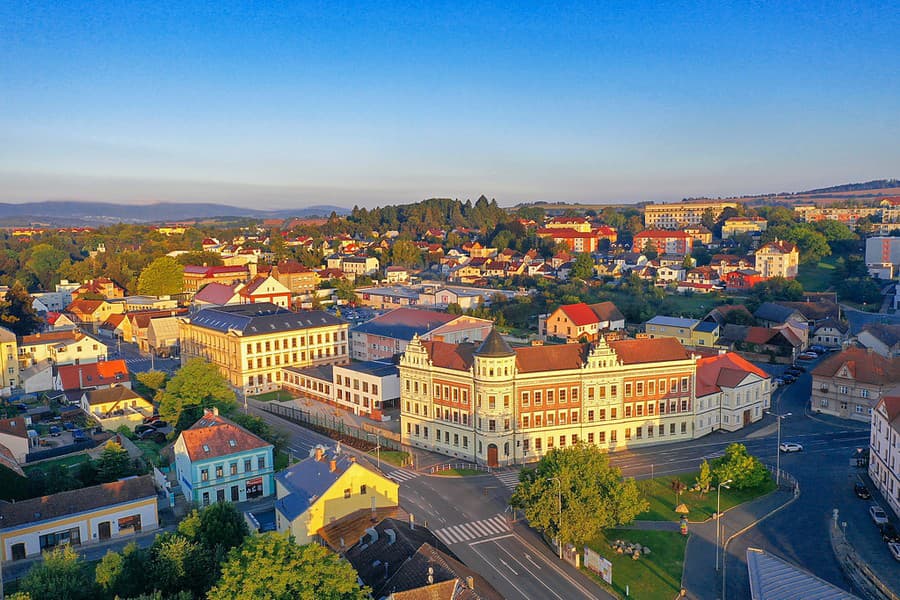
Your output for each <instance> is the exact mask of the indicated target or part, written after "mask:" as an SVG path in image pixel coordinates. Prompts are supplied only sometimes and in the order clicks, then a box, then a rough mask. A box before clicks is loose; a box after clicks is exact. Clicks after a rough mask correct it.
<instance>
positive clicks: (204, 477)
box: [200, 469, 209, 481]
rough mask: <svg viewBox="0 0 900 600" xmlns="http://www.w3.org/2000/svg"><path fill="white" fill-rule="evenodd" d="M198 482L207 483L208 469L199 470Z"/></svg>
mask: <svg viewBox="0 0 900 600" xmlns="http://www.w3.org/2000/svg"><path fill="white" fill-rule="evenodd" d="M200 481H209V469H200Z"/></svg>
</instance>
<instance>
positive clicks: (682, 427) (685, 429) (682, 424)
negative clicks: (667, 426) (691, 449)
mask: <svg viewBox="0 0 900 600" xmlns="http://www.w3.org/2000/svg"><path fill="white" fill-rule="evenodd" d="M681 433H687V423H686V422H685V421H682V422H681Z"/></svg>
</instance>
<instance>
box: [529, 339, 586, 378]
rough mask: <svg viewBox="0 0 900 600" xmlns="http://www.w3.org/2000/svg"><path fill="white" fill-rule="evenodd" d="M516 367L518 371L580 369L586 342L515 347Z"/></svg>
mask: <svg viewBox="0 0 900 600" xmlns="http://www.w3.org/2000/svg"><path fill="white" fill-rule="evenodd" d="M515 352H516V367H518V369H519V372H520V373H539V372H541V371H567V370H570V369H580V368H581V366H582V365H583V364H584V358H585V353H586V352H587V344H563V345H558V346H530V347H527V348H516V349H515Z"/></svg>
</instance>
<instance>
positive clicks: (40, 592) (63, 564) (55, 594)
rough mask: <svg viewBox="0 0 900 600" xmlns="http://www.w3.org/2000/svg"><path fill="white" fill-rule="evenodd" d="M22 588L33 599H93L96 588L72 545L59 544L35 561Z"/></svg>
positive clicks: (23, 581) (20, 587)
mask: <svg viewBox="0 0 900 600" xmlns="http://www.w3.org/2000/svg"><path fill="white" fill-rule="evenodd" d="M19 589H20V590H21V591H22V592H24V593H26V594H28V595H29V596H30V597H31V598H33V600H45V599H50V598H58V599H59V600H81V599H82V598H84V600H90V599H92V598H95V597H96V590H95V589H94V585H93V582H91V581H90V580H89V579H88V577H87V575H86V574H85V570H84V565H83V564H82V562H81V559H80V557H79V556H78V554H77V553H76V552H75V551H74V550H73V549H72V547H71V546H60V547H57V548H54V549H53V550H50V551H48V552H45V553H44V561H43V562H41V563H37V564H35V565H34V566H33V567H31V570H30V571H28V574H27V575H26V576H25V578H24V579H23V580H22V583H21V585H20V586H19Z"/></svg>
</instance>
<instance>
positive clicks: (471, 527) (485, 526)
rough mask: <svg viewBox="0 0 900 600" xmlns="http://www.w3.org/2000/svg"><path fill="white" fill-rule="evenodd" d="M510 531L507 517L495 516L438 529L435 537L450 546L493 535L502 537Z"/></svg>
mask: <svg viewBox="0 0 900 600" xmlns="http://www.w3.org/2000/svg"><path fill="white" fill-rule="evenodd" d="M509 530H510V528H509V523H507V522H506V516H504V515H494V516H493V517H491V518H490V519H482V520H480V521H472V522H471V523H461V524H459V525H450V526H449V527H442V528H441V529H436V530H435V531H434V535H436V536H437V537H438V539H439V540H441V541H442V542H444V543H445V544H448V545H449V544H459V543H462V542H467V541H469V540H475V539H478V538H483V537H489V536H492V535H500V534H502V533H506V532H507V531H509Z"/></svg>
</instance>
